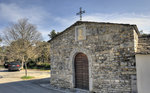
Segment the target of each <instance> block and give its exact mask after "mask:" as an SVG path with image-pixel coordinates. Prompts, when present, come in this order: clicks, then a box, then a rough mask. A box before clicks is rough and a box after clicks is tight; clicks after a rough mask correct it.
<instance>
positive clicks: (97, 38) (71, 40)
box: [49, 21, 138, 93]
mask: <svg viewBox="0 0 150 93" xmlns="http://www.w3.org/2000/svg"><path fill="white" fill-rule="evenodd" d="M78 27H81V28H84V31H85V33H84V31H83V32H82V31H80V32H79V33H80V34H83V37H82V36H80V34H78V35H79V36H80V37H79V38H78V35H77V32H76V29H77V28H78ZM78 39H79V40H78ZM49 42H50V45H51V47H50V49H51V54H52V55H51V81H50V82H51V84H52V85H54V86H57V87H62V88H74V87H75V82H74V80H75V76H74V58H75V56H76V55H77V54H78V53H80V52H82V53H84V54H85V55H87V58H88V62H89V91H93V92H100V93H131V92H132V93H136V90H137V89H136V61H135V52H136V51H137V45H138V30H137V27H136V26H135V25H129V24H114V23H99V22H86V21H78V22H76V23H75V24H73V25H72V26H70V27H69V28H67V29H66V30H65V31H63V32H61V33H60V34H59V35H58V36H57V37H55V38H53V39H52V40H50V41H49Z"/></svg>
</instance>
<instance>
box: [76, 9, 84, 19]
mask: <svg viewBox="0 0 150 93" xmlns="http://www.w3.org/2000/svg"><path fill="white" fill-rule="evenodd" d="M83 13H85V10H84V11H82V7H80V11H79V12H78V13H77V15H80V21H82V14H83Z"/></svg>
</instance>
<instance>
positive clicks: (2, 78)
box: [0, 68, 61, 93]
mask: <svg viewBox="0 0 150 93" xmlns="http://www.w3.org/2000/svg"><path fill="white" fill-rule="evenodd" d="M28 75H29V76H34V77H35V78H34V79H33V80H22V79H20V77H21V76H24V70H21V71H12V72H9V71H8V70H7V69H4V68H0V93H61V92H59V91H56V90H53V89H50V88H48V87H44V86H42V85H48V84H49V80H50V71H40V70H28Z"/></svg>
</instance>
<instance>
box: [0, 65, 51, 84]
mask: <svg viewBox="0 0 150 93" xmlns="http://www.w3.org/2000/svg"><path fill="white" fill-rule="evenodd" d="M24 75H25V70H21V71H8V70H7V69H5V68H0V84H1V83H8V82H15V81H24V80H23V79H21V77H22V76H24ZM28 76H34V77H35V78H33V79H41V78H50V70H46V71H42V70H31V69H30V70H28Z"/></svg>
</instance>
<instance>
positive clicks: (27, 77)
mask: <svg viewBox="0 0 150 93" xmlns="http://www.w3.org/2000/svg"><path fill="white" fill-rule="evenodd" d="M33 78H34V77H33V76H22V77H21V79H33Z"/></svg>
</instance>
